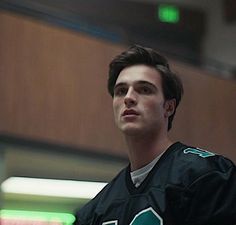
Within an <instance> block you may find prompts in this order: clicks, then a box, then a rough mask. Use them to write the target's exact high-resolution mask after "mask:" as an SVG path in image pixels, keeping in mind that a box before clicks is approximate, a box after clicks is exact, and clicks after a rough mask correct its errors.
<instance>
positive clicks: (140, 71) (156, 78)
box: [116, 65, 161, 85]
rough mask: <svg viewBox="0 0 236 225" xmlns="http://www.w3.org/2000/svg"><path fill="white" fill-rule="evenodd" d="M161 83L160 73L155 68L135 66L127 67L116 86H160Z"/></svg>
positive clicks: (121, 73)
mask: <svg viewBox="0 0 236 225" xmlns="http://www.w3.org/2000/svg"><path fill="white" fill-rule="evenodd" d="M160 82H161V76H160V73H159V72H158V71H157V70H156V69H155V68H154V67H150V66H146V65H134V66H130V67H126V68H125V69H123V70H122V71H121V72H120V74H119V76H118V78H117V80H116V85H117V84H129V83H140V84H141V83H151V84H156V85H159V84H160Z"/></svg>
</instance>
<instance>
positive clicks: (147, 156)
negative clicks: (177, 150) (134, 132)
mask: <svg viewBox="0 0 236 225" xmlns="http://www.w3.org/2000/svg"><path fill="white" fill-rule="evenodd" d="M125 140H126V143H127V145H128V155H129V160H130V163H131V171H134V170H137V169H139V168H141V167H143V166H145V165H147V164H148V163H150V162H151V161H152V160H154V159H155V158H156V157H157V156H158V155H160V154H161V153H163V152H164V151H165V150H166V149H167V148H168V147H170V146H171V145H172V144H173V142H172V141H171V140H170V139H169V138H168V136H167V135H165V136H163V137H157V136H151V135H149V136H145V137H144V136H125Z"/></svg>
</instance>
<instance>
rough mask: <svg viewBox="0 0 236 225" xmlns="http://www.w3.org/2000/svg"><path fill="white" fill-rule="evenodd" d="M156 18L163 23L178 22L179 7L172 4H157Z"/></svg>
mask: <svg viewBox="0 0 236 225" xmlns="http://www.w3.org/2000/svg"><path fill="white" fill-rule="evenodd" d="M157 13H158V19H159V20H160V21H161V22H164V23H178V22H179V18H180V11H179V8H178V7H176V6H173V5H167V4H161V5H159V6H158V12H157Z"/></svg>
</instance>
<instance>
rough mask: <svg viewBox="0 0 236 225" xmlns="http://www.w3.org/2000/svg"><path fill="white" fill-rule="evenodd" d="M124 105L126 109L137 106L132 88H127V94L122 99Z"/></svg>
mask: <svg viewBox="0 0 236 225" xmlns="http://www.w3.org/2000/svg"><path fill="white" fill-rule="evenodd" d="M124 103H125V105H126V106H127V107H130V106H133V105H136V104H137V96H136V94H135V91H134V90H133V88H129V90H128V92H127V93H126V95H125V97H124Z"/></svg>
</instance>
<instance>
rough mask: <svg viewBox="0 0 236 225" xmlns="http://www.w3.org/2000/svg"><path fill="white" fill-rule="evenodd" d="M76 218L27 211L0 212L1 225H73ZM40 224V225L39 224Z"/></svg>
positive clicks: (5, 210)
mask: <svg viewBox="0 0 236 225" xmlns="http://www.w3.org/2000/svg"><path fill="white" fill-rule="evenodd" d="M74 221H75V216H74V215H72V214H70V213H55V212H40V211H25V210H8V209H2V210H0V222H1V224H3V225H4V224H22V225H24V224H45V225H46V224H56V225H58V224H63V225H71V224H73V222H74ZM37 222H38V223H37Z"/></svg>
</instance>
